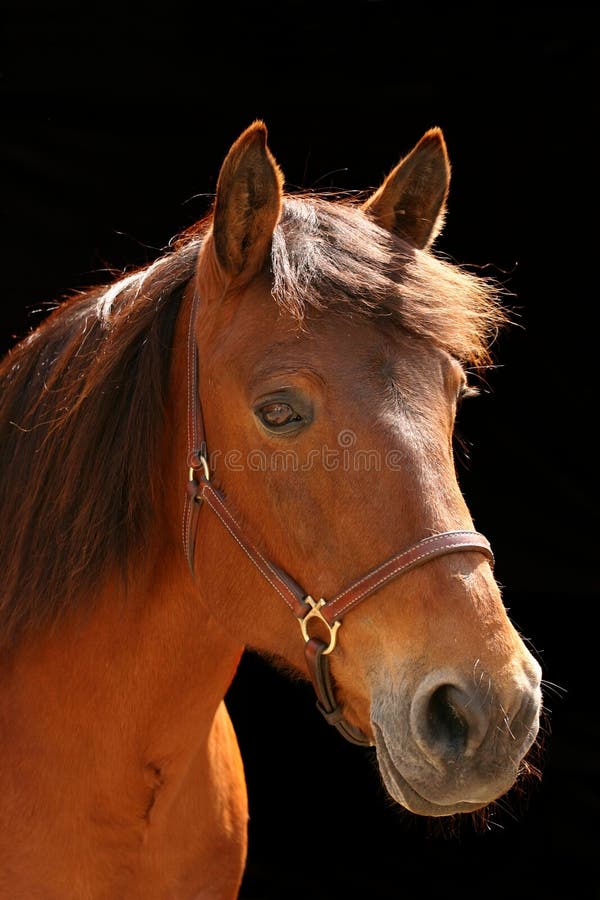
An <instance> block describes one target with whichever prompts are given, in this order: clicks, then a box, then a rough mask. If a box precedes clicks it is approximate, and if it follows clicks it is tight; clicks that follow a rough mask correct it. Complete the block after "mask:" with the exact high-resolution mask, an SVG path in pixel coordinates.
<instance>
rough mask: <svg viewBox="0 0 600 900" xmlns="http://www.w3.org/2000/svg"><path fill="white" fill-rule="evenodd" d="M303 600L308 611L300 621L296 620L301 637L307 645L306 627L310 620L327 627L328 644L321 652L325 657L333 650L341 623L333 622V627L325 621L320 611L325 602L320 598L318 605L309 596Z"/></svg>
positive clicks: (308, 638)
mask: <svg viewBox="0 0 600 900" xmlns="http://www.w3.org/2000/svg"><path fill="white" fill-rule="evenodd" d="M304 600H305V602H306V603H308V605H309V606H310V609H309V611H308V612H307V613H306V615H305V616H303V617H302V618H301V619H298V622H299V624H300V631H301V632H302V637H303V638H304V640H305V641H306V642H307V643H308V641H310V635H309V633H308V627H307V626H308V623H309V621H310V619H319V621H321V622H323V624H324V625H325V626H326V627H327V629H328V631H329V644H328V646H327V647H326V648H325V650H323V656H327V655H328V654H329V653H331V651H332V650H333V649H334V648H335V643H336V640H337V637H336V635H337V631H338V628H339V627H340V625H341V624H342V623H341V622H334V623H333V625H330V624H329V622H328V621H327V619H326V618H325V616H324V615H323V613H322V612H321V609H322V608H323V607H324V606H325V600H324V599H323V598H322V597H321V599H320V600H319V602H318V603H316V602H315V601H314V600H313V598H312V597H311V596H310V594H309V595H308V596H307V597H305V598H304Z"/></svg>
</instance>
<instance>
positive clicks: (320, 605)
mask: <svg viewBox="0 0 600 900" xmlns="http://www.w3.org/2000/svg"><path fill="white" fill-rule="evenodd" d="M198 303H199V297H198V293H197V292H196V293H195V295H194V299H193V301H192V309H191V314H190V320H189V325H188V338H187V350H188V385H187V388H188V395H187V401H188V435H187V446H188V460H187V462H188V470H189V475H188V482H187V487H186V495H185V506H184V512H183V524H182V539H183V546H184V550H185V554H186V557H187V561H188V564H189V567H190V569H191V572H192V575H194V574H195V573H194V555H195V546H196V533H197V518H198V513H199V511H200V508H201V506H202V504H204V503H205V504H206V505H207V506H208V507H209V508H210V509H212V511H213V512H214V514H215V515H216V516H217V518H218V519H219V520H220V522H221V523H222V525H223V526H224V527H225V528H226V530H227V531H228V532H229V534H230V535H231V537H232V538H233V540H234V541H235V542H236V543H237V544H238V545H239V546H240V547H241V549H242V550H243V551H244V553H245V554H246V556H247V557H248V559H249V560H250V562H251V563H252V564H253V565H254V566H255V567H256V568H257V569H258V571H259V572H260V574H261V575H262V576H263V578H264V579H265V580H266V581H267V582H268V583H269V584H270V585H271V587H272V588H273V590H274V591H275V592H276V593H277V594H279V596H280V597H281V599H282V600H283V602H284V603H285V604H286V605H287V606H288V607H289V609H290V610H291V612H292V613H293V614H294V615H295V616H296V618H297V619H298V622H299V624H300V630H301V632H302V637H303V638H304V642H305V643H304V654H305V658H306V662H307V665H308V671H309V673H310V677H311V680H312V683H313V687H314V689H315V693H316V695H317V708H318V709H319V711H320V712H321V713H322V714H323V716H324V717H325V719H326V721H327V722H329V724H330V725H334V726H335V727H336V728H337V729H338V731H339V732H340V733H341V734H343V736H344V737H345V738H346V739H347V740H349V741H350V742H351V743H353V744H360V745H363V746H365V745H366V746H369V745H371V743H372V742H371V741H370V740H369V739H368V738H367V737H366V736H365V735H364V734H363V732H362V731H360V730H359V729H358V728H356V727H355V726H354V725H352V724H351V723H350V722H347V721H346V720H345V719H344V716H343V712H342V709H341V707H340V706H339V705H338V704H337V703H336V700H335V694H334V691H333V686H332V682H331V675H330V671H329V655H330V654H331V653H332V651H333V650H334V649H335V645H336V641H337V634H338V631H339V628H340V625H341V624H342V619H343V617H344V616H345V615H346V613H348V612H349V611H350V610H351V609H353V608H354V607H355V606H357V605H358V604H359V603H361V602H362V601H363V600H365V599H366V598H367V597H369V596H370V595H371V594H373V593H375V592H376V591H378V590H379V589H380V588H381V587H383V585H385V584H387V583H388V582H389V581H391V580H392V579H394V578H398V577H399V576H400V575H403V574H404V573H405V572H408V571H410V569H414V568H416V567H417V566H422V565H423V564H424V563H426V562H429V560H432V559H436V558H437V557H438V556H445V555H447V554H448V553H457V552H459V551H476V552H478V553H482V554H483V555H484V556H485V557H486V558H487V559H488V560H489V561H490V562H491V563H492V564H493V562H494V555H493V553H492V549H491V547H490V544H489V541H488V540H487V538H485V537H484V536H483V535H482V534H480V533H479V532H477V531H444V532H440V533H438V534H434V535H431V536H430V537H426V538H423V539H422V540H420V541H417V542H416V543H415V544H412V546H410V547H408V548H407V549H405V550H402V551H401V552H400V553H398V554H396V555H395V556H392V557H391V558H390V559H388V560H386V561H385V562H383V563H381V564H380V565H378V566H376V567H375V568H373V569H370V570H369V571H368V572H367V573H366V574H365V575H361V576H360V578H357V579H356V580H355V581H353V582H352V584H350V585H349V586H348V587H346V588H344V590H342V591H341V592H340V593H339V594H337V595H336V596H335V597H334V598H333V599H332V600H327V601H326V600H324V599H323V598H322V597H321V598H320V599H319V600H318V601H315V600H314V599H313V597H312V596H311V595H310V594H308V593H307V592H306V591H305V590H304V589H303V588H302V587H301V586H300V585H299V584H298V583H297V582H296V581H295V580H294V579H293V578H292V577H291V576H290V575H288V574H287V572H285V571H283V570H282V569H280V568H279V566H276V565H275V563H273V562H272V561H271V560H269V559H267V558H266V557H265V556H263V554H262V553H261V552H260V550H258V548H257V547H256V546H255V545H254V543H253V542H252V541H251V540H249V539H248V537H247V536H246V535H245V534H244V532H243V530H242V528H241V526H240V524H239V522H238V521H237V519H236V518H235V516H234V515H233V513H232V512H231V510H230V509H229V506H228V503H227V498H226V497H225V495H224V494H223V492H222V491H220V490H219V489H218V488H216V487H215V486H214V485H213V483H212V481H211V477H210V474H211V473H210V468H209V464H208V454H207V450H206V440H205V432H204V421H203V415H202V405H201V403H200V395H199V390H198V352H197V347H196V341H195V325H196V317H197V310H198ZM312 619H318V620H319V621H320V622H321V623H322V624H323V625H324V626H325V627H326V628H327V633H328V642H325V641H324V640H322V639H321V638H319V637H311V636H310V634H309V630H308V627H309V623H310V621H311V620H312Z"/></svg>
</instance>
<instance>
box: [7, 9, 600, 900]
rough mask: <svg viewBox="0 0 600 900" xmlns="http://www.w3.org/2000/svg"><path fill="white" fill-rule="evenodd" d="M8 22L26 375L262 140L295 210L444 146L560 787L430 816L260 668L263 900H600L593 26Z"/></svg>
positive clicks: (460, 14) (10, 206)
mask: <svg viewBox="0 0 600 900" xmlns="http://www.w3.org/2000/svg"><path fill="white" fill-rule="evenodd" d="M3 8H4V13H3V20H4V26H5V27H4V29H3V31H4V38H3V47H2V72H1V78H0V91H1V94H0V96H1V99H2V138H1V142H0V154H1V158H2V193H1V196H0V213H1V217H2V227H3V237H2V251H3V252H2V257H3V258H2V281H3V296H2V302H1V310H2V326H3V328H2V335H3V349H7V348H8V347H9V345H10V344H11V342H12V341H13V339H14V337H16V336H20V335H22V334H24V333H26V331H27V330H28V328H29V327H30V326H31V325H34V324H35V323H36V322H38V321H39V320H40V316H41V315H43V312H44V310H45V308H46V307H45V304H46V303H47V302H49V301H52V300H54V299H56V298H58V297H60V296H62V295H64V294H65V293H66V292H67V291H70V290H71V289H72V288H80V287H85V286H87V285H89V284H91V283H95V282H97V281H100V280H104V279H106V278H107V277H108V272H107V270H109V271H111V272H112V271H115V270H120V269H122V268H123V267H125V266H132V265H139V264H141V263H145V262H150V261H151V260H153V259H154V258H155V257H156V256H157V255H158V254H159V253H160V251H161V250H162V249H163V248H165V247H166V245H167V243H168V241H169V239H170V238H171V237H172V236H173V235H175V234H176V233H177V232H179V231H181V230H182V229H183V228H185V227H186V226H188V225H190V224H191V223H192V222H193V221H195V220H196V219H197V218H199V217H200V216H201V215H203V214H204V213H205V212H206V211H207V209H208V208H209V205H210V201H211V197H212V192H213V191H214V188H215V182H216V177H217V174H218V170H219V166H220V163H221V161H222V158H223V156H224V154H225V153H226V152H227V149H228V147H229V145H230V144H231V142H232V141H233V140H234V139H235V138H236V137H237V135H238V134H239V132H241V131H242V130H243V129H244V128H245V127H246V126H247V125H248V124H250V122H251V121H252V120H253V119H254V118H263V119H264V120H265V121H266V123H267V126H268V128H269V138H270V145H271V148H272V150H273V152H274V153H275V155H276V157H277V159H278V161H279V163H280V164H281V166H282V168H283V170H284V172H285V174H286V178H287V185H288V188H289V189H290V190H293V189H294V188H303V189H304V188H326V189H331V188H340V189H363V188H368V187H376V186H377V185H378V184H379V181H380V180H381V178H382V177H383V175H384V174H386V172H387V171H388V170H389V169H390V168H391V167H392V165H394V164H395V163H396V161H397V160H398V159H399V158H400V156H401V155H402V154H403V153H405V152H407V151H408V150H409V149H410V148H411V147H412V146H413V144H414V143H415V142H416V141H417V140H418V139H419V137H420V136H421V134H422V133H423V132H424V131H425V130H426V129H427V128H429V127H431V126H432V125H440V126H441V127H442V128H443V130H444V133H445V136H446V140H447V143H448V146H449V152H450V156H451V160H452V164H453V181H452V188H451V195H450V205H449V216H448V220H447V225H446V229H445V231H444V234H443V235H442V237H441V238H440V239H439V240H438V244H437V247H438V249H439V250H440V251H441V252H443V253H444V254H445V255H447V256H449V257H450V258H452V259H455V260H457V261H458V262H461V263H468V264H471V265H475V266H482V267H484V271H485V272H487V273H489V274H493V275H495V276H497V277H499V278H500V279H501V280H502V281H503V283H504V284H505V285H506V287H507V289H508V290H509V291H510V292H511V294H512V296H511V297H510V303H511V305H512V306H513V307H514V309H515V311H516V312H517V313H518V318H519V324H518V326H517V327H515V328H513V329H512V330H511V331H510V332H509V333H507V334H506V335H505V336H504V337H502V338H501V340H500V341H499V342H498V344H497V346H496V361H497V364H498V365H497V368H495V369H494V370H493V371H491V372H490V373H488V376H487V380H488V383H489V389H488V390H486V392H484V394H483V396H482V397H481V398H479V399H478V400H476V401H474V402H472V403H470V404H467V405H466V407H465V409H464V412H463V413H462V414H461V421H460V430H461V433H462V434H463V436H464V438H465V439H466V440H467V442H468V444H469V445H470V448H471V449H470V457H471V458H470V461H469V462H468V463H467V462H461V463H460V464H459V474H460V479H461V484H462V485H463V489H464V491H465V495H466V497H467V500H468V502H469V505H470V507H471V510H472V512H473V514H474V518H475V522H476V525H477V527H478V528H479V529H480V530H482V531H483V532H484V533H486V534H487V535H488V537H489V538H490V539H491V541H492V544H493V546H494V548H495V551H496V554H497V558H498V562H497V574H498V577H499V580H500V582H501V583H502V584H503V586H504V595H505V600H506V604H507V606H508V607H509V608H510V611H511V616H512V617H513V620H514V621H515V623H516V624H517V626H518V627H519V628H520V630H521V631H522V633H523V634H524V636H525V637H526V638H528V639H529V640H530V641H531V644H532V647H533V648H534V651H535V653H536V655H537V656H538V658H539V659H540V661H541V662H542V664H543V667H544V670H545V677H546V678H547V679H548V680H549V681H550V682H553V683H554V684H556V685H558V686H559V687H558V688H552V687H550V688H549V689H548V691H547V694H546V704H547V708H548V711H547V715H546V721H545V733H546V736H545V738H544V743H543V752H542V755H541V758H540V760H538V762H539V763H540V764H541V767H542V770H543V777H542V780H541V782H539V783H532V784H530V785H529V786H528V787H527V789H526V790H524V791H522V792H519V793H513V794H512V795H510V796H509V797H508V798H507V799H505V800H504V801H503V802H502V804H501V806H500V807H499V808H498V809H496V810H495V811H494V813H493V814H492V817H491V819H490V823H489V826H488V827H487V828H477V827H475V825H473V824H472V823H471V822H470V820H464V821H463V820H462V819H460V820H452V821H451V822H446V823H445V824H442V823H440V822H434V821H428V820H425V819H419V818H417V817H413V816H411V815H409V814H408V813H405V812H403V811H401V810H399V809H398V808H396V807H393V806H392V804H391V803H390V802H389V801H388V799H386V796H385V793H384V791H383V789H382V788H381V786H380V783H379V779H378V776H377V774H376V768H375V764H374V761H373V759H372V756H371V754H370V752H369V751H364V750H362V749H359V748H356V747H351V746H350V745H347V744H346V743H345V742H344V741H343V739H342V738H341V737H340V736H339V735H337V733H335V732H332V731H331V730H330V729H329V728H328V726H327V725H326V724H325V723H324V722H321V720H320V717H319V715H318V713H317V712H316V711H315V709H314V706H313V699H312V694H311V692H310V690H309V689H308V687H307V686H305V685H303V684H297V683H292V682H290V681H288V680H287V679H285V678H284V677H283V676H281V675H279V674H278V673H276V672H275V671H274V670H273V669H272V668H271V667H270V666H268V665H267V664H266V663H264V662H263V661H261V660H259V659H257V658H255V657H254V656H253V655H251V654H248V655H247V656H246V657H245V658H244V660H243V662H242V665H241V668H240V670H239V674H238V676H237V677H236V680H235V682H234V684H233V685H232V687H231V690H230V692H229V695H228V701H229V706H230V711H231V714H232V717H233V719H234V724H235V726H236V730H237V732H238V737H239V741H240V744H241V747H242V752H243V756H244V759H245V763H246V772H247V780H248V788H249V794H250V806H251V819H250V845H249V859H248V867H247V873H246V878H245V881H244V885H243V889H242V893H241V897H242V898H243V900H270V898H278V900H295V898H301V900H304V898H309V897H310V898H337V897H341V896H345V897H350V898H374V900H377V898H381V900H384V898H400V897H405V896H412V895H414V894H417V893H418V895H419V896H421V897H424V898H430V897H436V896H438V894H440V895H441V894H443V895H445V896H452V897H454V896H456V897H459V896H460V897H464V898H468V897H475V896H477V897H482V896H483V897H506V896H510V897H519V898H520V897H530V896H531V895H532V894H536V895H537V896H542V897H563V896H573V897H578V898H579V897H593V896H597V890H598V888H597V854H598V850H600V847H599V846H598V836H599V834H598V832H599V829H598V817H599V815H600V802H599V795H598V773H599V766H598V750H597V744H598V739H599V737H600V734H599V727H598V718H599V717H598V709H597V692H596V689H595V680H594V679H595V667H594V665H593V664H594V662H595V658H596V657H597V655H598V654H597V648H596V627H595V625H594V620H595V612H596V610H595V605H596V601H597V599H598V576H597V571H596V539H597V535H598V532H597V529H596V517H595V511H596V504H595V499H594V489H595V485H596V479H595V470H594V469H593V462H595V459H594V460H593V457H594V456H595V444H596V441H597V439H596V437H595V435H594V434H593V433H592V426H593V424H595V420H596V418H597V407H598V404H597V399H596V390H595V383H594V382H595V377H594V376H595V360H596V353H597V350H596V321H597V303H598V291H597V273H596V266H597V258H596V242H595V233H594V214H595V205H596V204H597V198H596V196H595V195H596V193H597V192H596V182H597V167H598V164H597V157H598V147H597V140H596V138H595V137H593V136H592V134H591V133H590V132H591V126H592V125H596V124H597V114H598V108H597V105H596V102H595V101H596V86H595V83H594V82H595V78H596V75H597V69H596V59H597V55H598V45H597V42H596V38H595V35H596V32H595V27H594V24H593V17H592V9H593V7H592V6H581V5H573V4H568V5H567V4H556V5H553V6H543V5H535V6H532V5H525V6H521V7H518V8H514V9H510V8H508V7H505V6H499V5H496V4H488V5H481V6H475V5H474V6H471V5H465V6H444V7H442V8H440V9H436V8H435V7H431V6H426V5H419V6H418V7H415V6H414V5H413V4H411V5H407V4H404V3H392V2H359V3H343V4H335V3H326V2H322V3H319V4H315V3H298V2H289V3H279V4H269V3H252V4H242V5H240V6H237V5H233V4H229V3H220V4H210V9H208V8H207V5H206V4H203V3H200V2H197V3H194V4H189V5H188V4H176V3H174V4H164V5H162V6H161V5H156V6H150V5H148V4H147V5H145V6H141V5H140V6H139V7H136V6H135V5H132V4H126V3H123V4H121V5H120V6H118V7H110V6H98V7H92V6H88V5H85V4H77V5H70V4H62V3H60V2H59V3H57V4H56V3H55V4H47V5H45V6H44V8H43V9H42V8H41V7H40V8H38V7H33V6H31V5H29V4H26V3H19V4H16V3H13V4H11V3H5V4H4V7H3ZM115 900H117V898H115ZM165 900H167V898H165Z"/></svg>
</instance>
